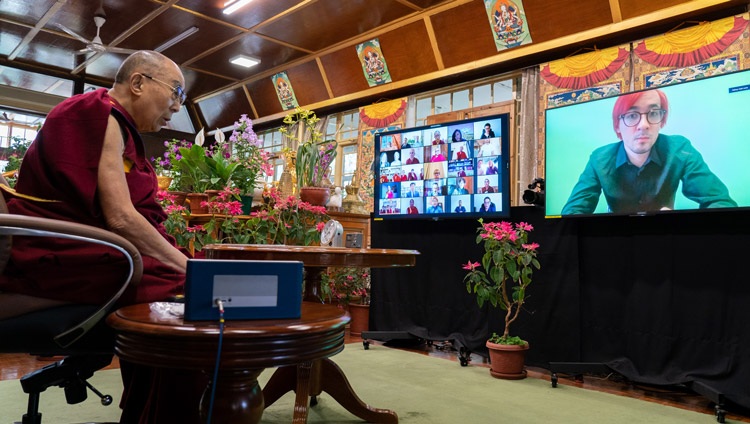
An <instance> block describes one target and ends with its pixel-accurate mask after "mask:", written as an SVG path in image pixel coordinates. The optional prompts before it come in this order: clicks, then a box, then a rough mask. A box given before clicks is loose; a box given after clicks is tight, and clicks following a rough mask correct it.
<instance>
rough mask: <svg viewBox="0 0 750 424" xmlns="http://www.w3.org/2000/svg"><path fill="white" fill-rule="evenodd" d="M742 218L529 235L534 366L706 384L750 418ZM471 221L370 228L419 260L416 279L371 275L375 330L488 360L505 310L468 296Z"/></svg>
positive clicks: (722, 215)
mask: <svg viewBox="0 0 750 424" xmlns="http://www.w3.org/2000/svg"><path fill="white" fill-rule="evenodd" d="M747 218H748V213H747V212H711V213H672V214H664V215H658V216H647V217H623V216H600V217H588V218H568V219H545V218H544V213H543V211H542V210H541V209H538V208H535V207H514V208H512V209H511V217H510V218H509V219H508V220H509V221H512V222H520V221H525V222H528V223H530V224H532V225H533V226H534V231H533V232H531V234H530V236H529V240H530V241H534V242H537V243H539V244H540V246H541V247H540V248H539V255H538V258H539V261H540V263H541V265H542V268H541V269H540V270H539V271H536V272H535V273H534V277H533V282H532V284H531V286H529V290H528V293H529V295H530V297H529V299H528V301H527V303H526V305H525V308H526V310H525V312H524V313H523V314H522V316H521V317H520V318H519V320H520V321H517V322H516V323H514V326H513V327H512V328H511V333H512V334H513V335H518V336H520V337H521V338H523V339H525V340H528V341H529V344H530V346H531V350H530V351H529V354H528V356H527V363H528V364H529V365H535V366H541V367H549V362H602V363H605V364H607V365H608V366H610V367H611V368H613V369H615V370H616V371H618V372H620V373H621V374H623V375H625V376H626V377H628V378H629V379H631V380H632V381H636V382H642V383H651V384H663V385H671V384H684V383H690V382H694V381H700V382H703V383H705V384H707V385H708V386H710V387H711V388H713V389H714V390H717V391H718V392H720V393H723V394H724V395H725V396H726V398H727V399H728V400H729V402H730V404H732V403H734V404H736V405H739V406H742V407H744V408H750V383H748V382H749V381H750V288H748V284H747V283H746V280H747V279H748V277H747V276H746V268H747V266H748V263H750V257H748V255H747V254H746V252H747V251H748V246H747V244H748V242H749V241H750V227H749V226H746V225H745V221H746V219H747ZM478 226H479V223H478V222H477V221H476V220H473V219H468V220H443V221H430V220H391V221H373V222H372V247H380V248H394V249H397V248H398V249H416V250H418V251H420V252H421V255H420V256H419V257H418V258H417V264H416V266H414V267H410V268H380V269H373V270H372V274H373V287H372V306H371V314H370V321H371V322H370V329H371V330H372V331H404V332H408V333H410V334H412V335H414V336H417V337H420V338H423V339H427V340H453V341H454V342H455V343H456V344H457V345H459V346H462V347H465V348H467V349H469V350H470V351H472V352H477V353H480V354H486V348H485V347H484V343H485V341H486V340H487V338H488V337H489V336H490V335H491V334H492V332H500V331H502V329H503V325H502V322H503V319H502V315H501V313H502V311H500V310H499V309H498V310H495V309H491V308H489V307H488V306H487V305H485V306H484V307H483V308H481V309H480V308H479V307H478V306H477V304H476V300H475V298H474V297H473V296H472V295H470V294H469V293H467V292H466V286H465V284H464V283H463V277H464V275H465V271H464V270H463V269H462V268H461V267H462V265H463V264H465V263H466V262H467V261H469V260H472V262H473V261H480V259H481V255H482V247H481V246H480V245H477V244H476V241H475V240H476V229H477V227H478Z"/></svg>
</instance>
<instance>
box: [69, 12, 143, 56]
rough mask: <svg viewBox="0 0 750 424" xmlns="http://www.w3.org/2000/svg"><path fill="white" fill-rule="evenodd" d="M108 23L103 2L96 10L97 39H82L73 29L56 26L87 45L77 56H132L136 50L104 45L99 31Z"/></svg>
mask: <svg viewBox="0 0 750 424" xmlns="http://www.w3.org/2000/svg"><path fill="white" fill-rule="evenodd" d="M105 22H107V15H106V14H105V13H104V2H103V1H102V2H101V3H100V4H99V8H98V9H96V12H94V24H96V37H94V39H93V40H87V39H86V38H84V37H82V36H81V35H79V34H78V33H76V32H75V31H73V30H72V29H70V28H68V27H66V26H65V25H62V24H56V25H57V27H58V28H60V29H61V30H63V31H65V32H66V33H68V34H69V35H70V36H72V37H75V38H76V39H77V40H79V41H81V42H82V43H84V44H86V48H85V49H81V50H78V51H77V52H76V54H86V53H122V54H130V53H133V52H135V51H136V50H131V49H123V48H121V47H113V46H107V45H104V43H102V39H101V37H99V30H101V28H102V25H104V23H105Z"/></svg>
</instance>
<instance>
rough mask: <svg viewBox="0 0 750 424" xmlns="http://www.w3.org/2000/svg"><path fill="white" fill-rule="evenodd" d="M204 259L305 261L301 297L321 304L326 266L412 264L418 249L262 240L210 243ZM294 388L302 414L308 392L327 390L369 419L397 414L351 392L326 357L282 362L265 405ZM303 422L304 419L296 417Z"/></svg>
mask: <svg viewBox="0 0 750 424" xmlns="http://www.w3.org/2000/svg"><path fill="white" fill-rule="evenodd" d="M203 251H204V252H205V254H206V259H234V260H268V261H301V262H302V263H303V266H304V267H305V274H306V277H305V296H304V300H305V302H302V304H303V305H309V304H313V303H314V304H320V303H321V302H322V301H323V300H322V297H321V291H320V284H321V277H322V275H323V273H324V272H325V271H326V268H328V267H331V266H333V267H362V268H385V267H402V266H414V265H415V264H416V261H417V255H419V252H418V251H416V250H404V249H352V248H347V247H326V246H286V245H267V244H210V245H207V246H204V247H203ZM290 390H294V391H295V392H296V394H297V398H296V400H295V402H296V406H295V417H296V416H297V415H296V408H297V407H300V408H304V410H305V416H306V414H307V412H306V411H307V405H306V404H307V397H308V396H318V395H320V394H321V393H322V392H326V393H328V394H330V395H331V396H332V397H333V398H334V399H335V400H336V401H337V402H338V403H339V404H340V405H341V406H343V407H344V408H345V409H346V410H347V411H349V412H351V413H352V414H354V415H356V416H357V417H359V418H362V419H363V420H366V421H367V422H371V423H397V422H398V415H397V414H396V413H395V412H393V411H390V410H388V409H378V408H373V407H371V406H369V405H367V404H365V403H364V402H362V401H361V400H360V399H359V397H357V395H356V394H355V393H354V389H352V387H351V386H350V385H349V382H348V381H347V379H346V376H345V375H344V373H343V371H342V370H341V369H340V368H339V367H338V366H337V365H336V364H335V363H334V362H333V361H331V360H330V359H327V358H326V359H323V360H316V361H313V363H312V365H311V367H307V368H306V367H300V366H299V365H297V366H296V367H294V366H289V367H281V368H279V369H278V370H276V372H275V373H274V375H273V376H272V377H271V380H269V382H268V384H266V386H265V387H264V388H263V396H264V398H265V400H266V406H268V405H271V404H272V403H273V402H275V401H276V400H277V399H279V398H280V397H281V396H283V395H284V394H285V393H287V392H289V391H290ZM297 422H300V423H302V422H305V421H295V423H297Z"/></svg>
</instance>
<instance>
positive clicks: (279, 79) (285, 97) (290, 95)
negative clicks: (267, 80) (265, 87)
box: [271, 72, 299, 110]
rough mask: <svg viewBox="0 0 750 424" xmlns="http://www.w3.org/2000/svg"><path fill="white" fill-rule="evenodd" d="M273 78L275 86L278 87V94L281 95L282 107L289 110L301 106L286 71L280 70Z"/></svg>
mask: <svg viewBox="0 0 750 424" xmlns="http://www.w3.org/2000/svg"><path fill="white" fill-rule="evenodd" d="M271 80H272V81H273V86H274V87H275V88H276V95H277V96H278V97H279V103H281V108H282V109H284V110H289V109H294V108H297V107H299V103H297V97H295V95H294V90H293V89H292V84H291V83H290V82H289V77H288V76H287V75H286V72H279V73H278V74H276V75H274V76H272V77H271Z"/></svg>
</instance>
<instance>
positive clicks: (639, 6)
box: [620, 0, 691, 19]
mask: <svg viewBox="0 0 750 424" xmlns="http://www.w3.org/2000/svg"><path fill="white" fill-rule="evenodd" d="M690 1H691V0H659V1H653V0H626V1H624V0H620V12H621V13H622V19H630V18H635V17H637V16H641V15H645V14H647V13H651V12H655V11H657V10H661V9H666V8H667V7H671V6H676V5H678V4H682V3H690Z"/></svg>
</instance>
